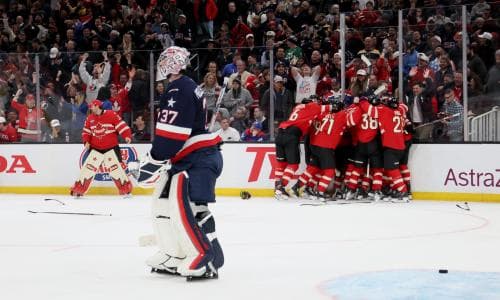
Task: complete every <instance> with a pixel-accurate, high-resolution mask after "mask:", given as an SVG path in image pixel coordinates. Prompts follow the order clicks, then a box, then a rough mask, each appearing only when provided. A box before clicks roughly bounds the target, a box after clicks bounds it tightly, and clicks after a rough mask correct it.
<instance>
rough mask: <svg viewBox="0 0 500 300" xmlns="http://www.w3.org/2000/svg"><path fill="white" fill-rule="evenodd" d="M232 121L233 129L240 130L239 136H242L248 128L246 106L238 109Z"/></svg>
mask: <svg viewBox="0 0 500 300" xmlns="http://www.w3.org/2000/svg"><path fill="white" fill-rule="evenodd" d="M230 121H231V123H230V125H231V127H233V128H234V129H236V130H238V132H239V134H242V133H243V131H245V130H246V129H247V128H248V119H247V109H246V108H245V107H244V106H240V107H238V108H237V109H236V111H235V113H234V114H233V116H232V117H231V119H230Z"/></svg>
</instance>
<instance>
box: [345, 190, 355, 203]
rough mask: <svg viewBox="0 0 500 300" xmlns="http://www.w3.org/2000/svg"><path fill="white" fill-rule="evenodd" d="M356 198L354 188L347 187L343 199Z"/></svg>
mask: <svg viewBox="0 0 500 300" xmlns="http://www.w3.org/2000/svg"><path fill="white" fill-rule="evenodd" d="M356 198H357V193H356V191H355V190H351V189H347V194H346V195H345V200H355V199H356Z"/></svg>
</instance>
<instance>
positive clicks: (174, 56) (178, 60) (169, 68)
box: [156, 46, 190, 81]
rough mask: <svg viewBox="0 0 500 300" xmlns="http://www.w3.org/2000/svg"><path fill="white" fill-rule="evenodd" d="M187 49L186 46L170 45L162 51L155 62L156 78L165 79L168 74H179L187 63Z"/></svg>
mask: <svg viewBox="0 0 500 300" xmlns="http://www.w3.org/2000/svg"><path fill="white" fill-rule="evenodd" d="M189 55H190V53H189V51H187V50H186V48H182V47H177V46H172V47H168V48H167V49H166V50H165V51H163V52H162V54H161V55H160V57H159V58H158V62H157V63H156V67H157V73H156V80H157V81H159V80H165V79H167V78H168V76H169V75H170V74H179V73H180V72H181V71H182V70H185V69H186V68H187V66H188V64H189Z"/></svg>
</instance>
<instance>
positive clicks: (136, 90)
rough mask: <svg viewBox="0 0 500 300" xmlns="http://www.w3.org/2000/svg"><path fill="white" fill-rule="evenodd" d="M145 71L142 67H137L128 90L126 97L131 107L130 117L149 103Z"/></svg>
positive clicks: (145, 107)
mask: <svg viewBox="0 0 500 300" xmlns="http://www.w3.org/2000/svg"><path fill="white" fill-rule="evenodd" d="M147 76H148V75H147V73H146V71H144V70H142V69H137V70H136V72H135V76H134V78H133V79H132V86H131V87H130V90H129V92H128V99H129V103H130V106H131V109H132V118H135V116H136V115H137V114H139V113H140V112H142V111H144V110H145V109H147V106H148V104H149V88H148V86H149V85H148V82H147Z"/></svg>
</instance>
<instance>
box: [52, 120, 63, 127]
mask: <svg viewBox="0 0 500 300" xmlns="http://www.w3.org/2000/svg"><path fill="white" fill-rule="evenodd" d="M58 126H61V123H60V122H59V120H58V119H54V120H52V121H50V127H52V128H54V127H58Z"/></svg>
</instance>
